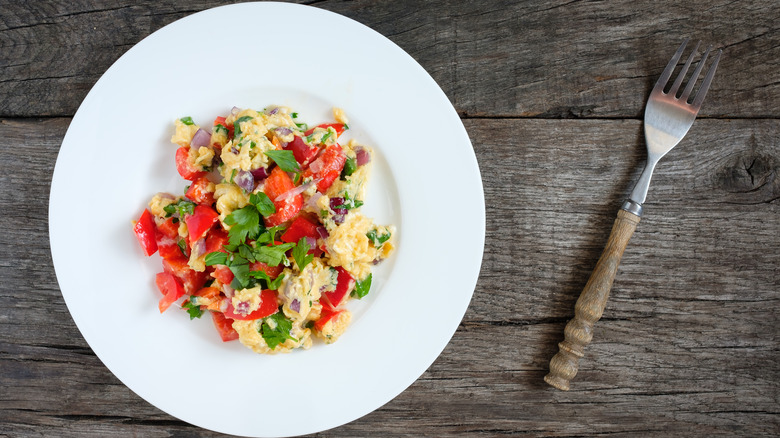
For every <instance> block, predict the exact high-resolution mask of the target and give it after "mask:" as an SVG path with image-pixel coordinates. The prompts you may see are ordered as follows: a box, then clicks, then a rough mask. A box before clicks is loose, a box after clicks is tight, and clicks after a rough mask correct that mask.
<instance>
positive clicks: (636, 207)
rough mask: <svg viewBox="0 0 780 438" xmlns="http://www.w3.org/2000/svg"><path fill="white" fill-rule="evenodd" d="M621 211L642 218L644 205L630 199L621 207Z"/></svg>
mask: <svg viewBox="0 0 780 438" xmlns="http://www.w3.org/2000/svg"><path fill="white" fill-rule="evenodd" d="M620 209H621V210H625V211H627V212H629V213H631V214H635V215H637V216H639V217H642V204H640V203H638V202H634V201H632V200H630V199H626V202H624V203H623V206H622V207H620Z"/></svg>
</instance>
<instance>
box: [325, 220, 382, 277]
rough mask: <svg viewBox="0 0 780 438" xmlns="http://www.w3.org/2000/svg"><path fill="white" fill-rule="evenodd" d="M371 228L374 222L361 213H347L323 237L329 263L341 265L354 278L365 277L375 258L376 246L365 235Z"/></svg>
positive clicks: (369, 271)
mask: <svg viewBox="0 0 780 438" xmlns="http://www.w3.org/2000/svg"><path fill="white" fill-rule="evenodd" d="M373 228H374V222H373V221H372V220H371V219H369V218H367V217H365V216H363V214H362V213H360V212H350V213H349V214H347V216H346V218H345V220H344V223H343V224H341V225H339V226H337V227H335V228H334V229H333V230H332V231H330V235H329V236H328V238H327V239H325V246H326V248H327V249H328V254H329V259H328V261H329V263H330V265H331V266H341V267H343V268H344V269H346V270H347V271H348V272H349V273H350V274H352V276H354V277H355V278H365V277H367V276H368V274H370V273H371V266H372V265H373V262H374V259H375V258H376V248H374V244H373V242H371V240H370V239H369V238H368V236H367V235H366V234H367V233H368V232H369V231H371V229H373Z"/></svg>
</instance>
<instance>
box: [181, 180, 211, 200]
mask: <svg viewBox="0 0 780 438" xmlns="http://www.w3.org/2000/svg"><path fill="white" fill-rule="evenodd" d="M184 196H186V197H188V198H189V199H191V200H192V201H194V202H196V203H198V204H201V205H208V206H211V204H213V203H214V185H213V184H212V183H211V181H209V179H208V178H206V177H205V176H202V177H200V178H198V179H196V180H195V181H193V182H192V184H190V188H189V189H187V193H185V194H184Z"/></svg>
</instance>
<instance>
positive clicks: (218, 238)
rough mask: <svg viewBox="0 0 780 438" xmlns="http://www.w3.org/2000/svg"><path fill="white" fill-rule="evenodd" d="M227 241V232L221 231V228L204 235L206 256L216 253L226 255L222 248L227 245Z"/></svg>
mask: <svg viewBox="0 0 780 438" xmlns="http://www.w3.org/2000/svg"><path fill="white" fill-rule="evenodd" d="M229 241H230V238H229V237H228V233H227V231H225V230H223V229H222V227H216V228H214V229H213V230H211V231H209V233H208V234H207V235H206V254H208V253H210V252H217V251H219V252H224V253H227V250H226V249H225V247H224V246H225V245H227V244H228V243H229Z"/></svg>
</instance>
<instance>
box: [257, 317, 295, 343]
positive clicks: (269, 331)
mask: <svg viewBox="0 0 780 438" xmlns="http://www.w3.org/2000/svg"><path fill="white" fill-rule="evenodd" d="M269 320H270V322H272V323H273V324H269ZM271 325H273V326H274V327H273V328H271ZM290 330H292V321H290V320H289V319H287V318H285V316H284V314H283V313H280V312H277V313H274V314H273V315H271V316H268V317H266V318H265V319H263V324H262V325H261V326H260V330H259V332H260V334H261V335H262V336H263V339H265V343H266V344H267V345H268V348H270V349H271V350H273V349H275V348H276V346H277V345H279V344H282V343H284V341H286V340H288V339H291V340H293V341H295V342H298V340H297V339H295V338H294V337H292V336H290Z"/></svg>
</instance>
